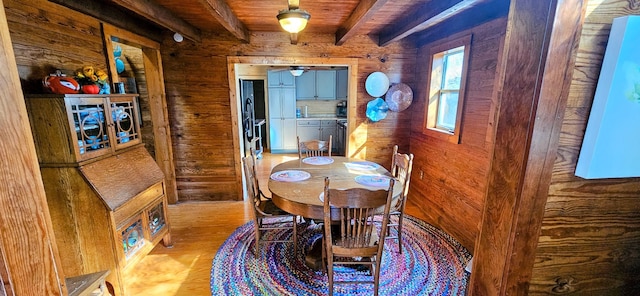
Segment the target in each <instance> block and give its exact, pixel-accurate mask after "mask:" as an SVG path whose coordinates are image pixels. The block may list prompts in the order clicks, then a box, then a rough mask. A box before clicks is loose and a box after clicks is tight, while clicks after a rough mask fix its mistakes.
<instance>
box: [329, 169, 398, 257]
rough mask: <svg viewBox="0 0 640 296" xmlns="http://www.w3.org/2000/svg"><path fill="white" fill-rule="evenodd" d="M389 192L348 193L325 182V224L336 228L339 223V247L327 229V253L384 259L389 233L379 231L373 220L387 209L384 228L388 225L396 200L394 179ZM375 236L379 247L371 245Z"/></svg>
mask: <svg viewBox="0 0 640 296" xmlns="http://www.w3.org/2000/svg"><path fill="white" fill-rule="evenodd" d="M389 183H390V184H389V188H388V189H387V190H375V191H372V190H368V189H364V188H351V189H346V190H340V189H331V188H329V178H328V177H326V178H325V181H324V184H325V185H324V223H325V226H326V225H331V224H332V222H333V223H334V225H335V224H336V223H337V222H338V221H339V226H340V231H339V233H340V234H339V235H340V237H339V241H340V243H339V244H333V243H334V241H335V240H336V239H338V237H336V238H333V234H332V233H331V227H325V241H326V242H327V254H335V255H338V256H345V257H355V256H363V257H370V256H372V255H377V256H378V258H381V257H380V256H381V255H382V250H383V248H384V246H383V244H384V239H385V236H386V231H380V234H379V235H378V231H377V230H376V227H375V224H374V223H373V219H374V217H375V216H376V214H378V215H379V213H380V211H381V208H384V210H383V213H384V215H383V216H382V217H383V218H382V228H381V229H386V227H387V224H388V222H389V211H390V206H391V200H392V197H393V185H394V180H393V179H392V180H390V182H389ZM372 237H373V238H375V237H378V240H377V244H372V241H371V240H372Z"/></svg>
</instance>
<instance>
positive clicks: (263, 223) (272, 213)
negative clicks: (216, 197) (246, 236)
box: [242, 148, 298, 258]
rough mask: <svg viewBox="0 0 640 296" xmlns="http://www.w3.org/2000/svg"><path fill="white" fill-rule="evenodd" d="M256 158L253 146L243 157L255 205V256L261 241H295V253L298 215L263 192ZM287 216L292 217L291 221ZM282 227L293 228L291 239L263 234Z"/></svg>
mask: <svg viewBox="0 0 640 296" xmlns="http://www.w3.org/2000/svg"><path fill="white" fill-rule="evenodd" d="M255 159H256V157H255V153H254V151H253V148H252V149H251V155H249V156H245V157H243V158H242V163H243V167H244V174H245V178H246V179H245V180H246V182H247V194H248V196H249V197H250V198H251V203H252V205H253V206H252V208H253V210H252V213H253V222H254V231H255V238H256V242H255V256H256V258H257V257H258V255H259V254H260V243H262V242H293V250H294V253H295V250H297V245H298V239H297V223H298V216H296V215H292V214H289V213H287V212H285V211H283V210H282V209H280V208H278V207H277V206H276V205H275V204H274V203H273V201H272V200H271V199H270V198H269V197H267V196H266V195H264V193H262V191H261V190H260V185H259V183H258V178H257V176H256V168H255V161H256V160H255ZM267 218H269V219H267ZM287 218H291V221H289V219H287ZM281 229H291V230H293V234H292V235H291V239H280V238H279V237H276V238H275V239H266V238H264V237H263V236H262V234H263V232H266V231H274V230H281Z"/></svg>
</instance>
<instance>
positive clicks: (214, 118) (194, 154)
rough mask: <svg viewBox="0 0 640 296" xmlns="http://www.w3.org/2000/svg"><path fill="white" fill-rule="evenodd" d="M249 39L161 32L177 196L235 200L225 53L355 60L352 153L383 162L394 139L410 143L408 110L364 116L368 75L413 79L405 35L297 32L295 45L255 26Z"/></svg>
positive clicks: (403, 145) (412, 55) (413, 50)
mask: <svg viewBox="0 0 640 296" xmlns="http://www.w3.org/2000/svg"><path fill="white" fill-rule="evenodd" d="M250 38H251V41H250V43H248V44H244V43H241V42H239V41H237V39H235V38H234V37H231V36H230V35H228V34H224V33H221V34H220V35H216V34H208V35H207V34H205V36H204V38H203V41H202V42H201V43H197V44H195V43H192V42H189V41H185V42H182V43H175V42H173V40H169V39H167V40H166V41H165V42H164V43H163V47H162V49H161V52H162V55H163V56H162V61H163V64H164V74H165V85H166V90H167V103H168V106H169V120H170V124H171V136H172V141H173V151H174V155H175V162H176V181H177V184H178V192H179V199H180V200H182V201H184V200H239V199H241V198H242V197H241V196H238V194H237V192H239V188H240V187H239V186H242V185H241V184H239V183H237V182H236V178H237V176H236V175H235V167H234V159H233V153H234V151H233V146H232V128H231V125H230V123H231V117H232V116H237V114H236V113H235V110H231V109H230V106H229V82H228V76H227V70H228V69H227V56H270V57H277V56H283V57H309V58H317V57H326V58H357V59H358V81H357V85H358V98H357V110H358V112H357V117H356V118H353V119H351V121H350V124H355V125H357V126H358V129H357V136H358V137H359V138H360V139H364V140H363V141H362V143H361V145H360V146H359V149H358V151H356V152H355V154H354V155H356V156H359V157H363V158H366V159H368V160H372V161H376V162H379V163H381V164H383V165H385V166H387V167H388V166H389V164H390V162H391V153H392V148H393V145H395V144H398V145H399V146H400V151H408V150H409V134H410V124H411V109H408V110H405V111H404V112H401V113H396V112H389V114H388V116H387V118H386V119H384V120H382V121H381V122H378V123H370V122H369V120H368V119H367V118H366V115H365V109H366V104H367V102H368V101H370V100H371V99H372V98H371V97H370V96H369V95H368V94H367V93H366V91H365V89H364V82H365V80H366V78H367V76H368V75H369V74H370V73H372V72H375V71H382V72H384V73H386V74H387V75H388V76H389V78H390V80H391V82H396V83H397V82H403V83H406V84H408V85H410V86H411V87H414V88H415V85H414V74H415V63H414V62H415V57H416V48H415V46H413V45H411V44H410V43H407V42H397V43H394V44H392V45H389V46H386V47H378V46H377V45H376V43H375V41H374V40H372V39H371V38H370V37H369V36H356V37H354V38H353V39H351V40H349V41H348V42H347V43H346V44H344V45H342V46H335V45H334V42H335V35H333V34H310V33H304V32H303V33H302V34H300V36H299V41H298V45H291V44H290V40H289V36H288V35H287V34H285V33H281V32H272V33H269V32H254V33H252V34H251V37H250Z"/></svg>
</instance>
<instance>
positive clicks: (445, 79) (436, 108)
mask: <svg viewBox="0 0 640 296" xmlns="http://www.w3.org/2000/svg"><path fill="white" fill-rule="evenodd" d="M470 45H471V35H468V36H465V37H463V38H459V39H456V40H453V41H449V42H446V43H443V44H440V45H435V46H434V47H433V48H432V49H431V50H430V59H429V60H430V63H429V69H430V71H429V82H428V83H427V85H428V86H429V92H428V97H427V103H426V104H425V124H424V129H423V132H424V133H425V134H428V135H431V136H434V137H437V138H441V139H446V140H448V141H451V142H454V143H459V141H460V124H461V119H462V109H463V108H462V107H463V103H464V86H465V81H466V77H467V73H466V72H467V64H468V61H469V47H470Z"/></svg>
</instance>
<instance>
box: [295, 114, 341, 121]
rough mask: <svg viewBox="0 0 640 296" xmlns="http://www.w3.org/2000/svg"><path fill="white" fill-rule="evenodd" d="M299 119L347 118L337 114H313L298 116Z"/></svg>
mask: <svg viewBox="0 0 640 296" xmlns="http://www.w3.org/2000/svg"><path fill="white" fill-rule="evenodd" d="M296 119H297V120H347V118H346V117H338V116H336V115H335V114H327V115H318V114H312V115H311V116H309V117H298V118H296Z"/></svg>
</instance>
